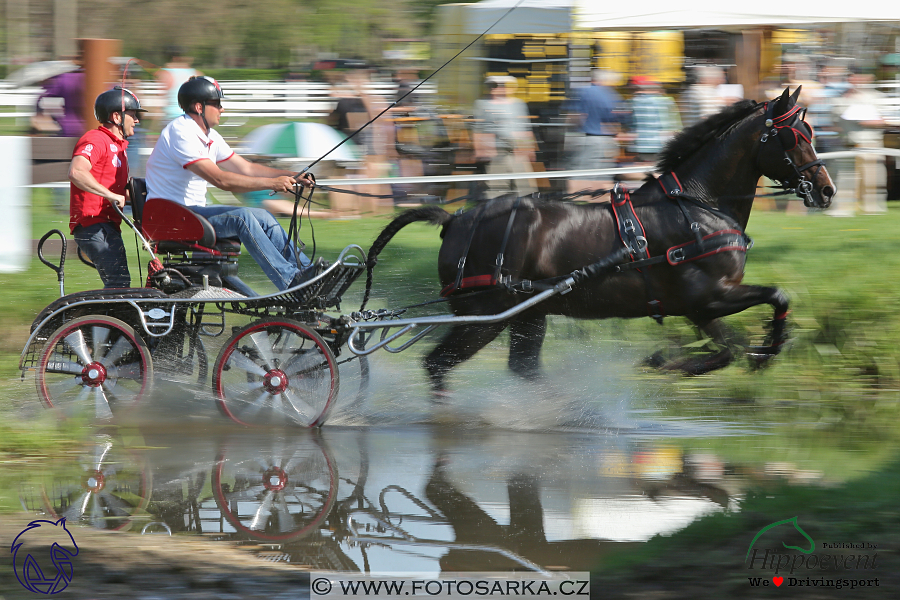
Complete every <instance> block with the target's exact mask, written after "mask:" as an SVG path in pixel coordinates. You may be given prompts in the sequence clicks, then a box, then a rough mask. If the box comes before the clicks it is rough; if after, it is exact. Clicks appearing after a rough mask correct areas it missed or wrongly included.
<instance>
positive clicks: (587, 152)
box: [567, 69, 623, 191]
mask: <svg viewBox="0 0 900 600" xmlns="http://www.w3.org/2000/svg"><path fill="white" fill-rule="evenodd" d="M615 78H616V74H615V73H613V72H611V71H603V70H600V69H594V70H593V71H592V72H591V85H590V86H588V87H586V88H583V89H582V90H581V93H580V94H579V96H578V101H577V103H576V105H575V111H576V113H577V115H578V118H579V126H580V130H581V135H579V136H578V137H574V138H572V137H570V138H568V139H567V142H571V143H572V146H573V147H572V148H571V151H573V163H572V169H575V170H587V169H612V168H613V167H615V166H616V159H617V157H618V155H619V144H618V141H617V140H616V136H617V135H619V134H620V133H621V131H622V127H621V121H622V117H623V115H622V112H621V105H622V98H621V97H620V96H619V94H617V93H616V91H615V89H613V87H612V82H613V81H615ZM581 179H582V180H584V179H588V180H595V181H596V183H597V187H608V184H609V182H610V180H611V179H612V178H611V177H601V178H592V177H584V178H581ZM573 181H574V180H573ZM574 185H575V186H578V188H579V189H580V188H583V187H584V185H585V183H584V181H579V182H578V183H575V184H574ZM570 191H575V190H574V189H571V186H570Z"/></svg>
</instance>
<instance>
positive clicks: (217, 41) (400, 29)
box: [78, 0, 433, 68]
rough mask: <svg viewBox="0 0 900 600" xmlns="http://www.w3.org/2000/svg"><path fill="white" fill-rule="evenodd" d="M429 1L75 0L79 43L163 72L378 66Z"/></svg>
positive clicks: (419, 20)
mask: <svg viewBox="0 0 900 600" xmlns="http://www.w3.org/2000/svg"><path fill="white" fill-rule="evenodd" d="M430 4H433V0H266V2H253V1H251V0H218V1H217V2H215V3H210V2H207V1H201V0H120V1H118V2H115V3H113V2H109V0H79V3H78V6H79V23H78V25H79V26H78V32H79V33H78V35H79V36H80V37H103V38H117V39H121V40H122V41H123V49H122V51H123V53H124V54H126V55H129V56H136V57H138V58H141V59H143V60H146V61H148V62H151V63H155V64H159V65H163V64H165V62H166V60H168V58H169V57H170V55H171V54H175V53H181V54H183V55H187V56H191V57H193V58H194V60H195V65H196V66H198V67H200V68H202V67H208V68H212V67H220V68H221V67H245V66H246V67H257V68H273V67H276V68H279V67H287V66H290V65H302V64H306V63H308V62H310V61H312V60H314V59H315V58H316V57H318V56H322V55H330V56H335V57H341V58H360V59H364V60H366V61H368V62H372V63H378V62H380V61H381V56H382V52H383V51H384V49H385V47H386V45H387V44H388V43H390V41H391V40H395V39H416V38H420V37H421V36H422V33H423V31H424V29H425V28H424V27H423V20H424V18H425V16H426V15H427V14H429V11H428V10H426V8H427V7H424V8H423V6H424V5H430Z"/></svg>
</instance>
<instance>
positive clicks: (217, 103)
mask: <svg viewBox="0 0 900 600" xmlns="http://www.w3.org/2000/svg"><path fill="white" fill-rule="evenodd" d="M205 104H206V106H214V107H216V108H217V109H219V110H222V101H221V100H215V101H213V100H207V101H206V102H205Z"/></svg>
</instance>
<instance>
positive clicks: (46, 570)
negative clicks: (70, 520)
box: [10, 518, 78, 594]
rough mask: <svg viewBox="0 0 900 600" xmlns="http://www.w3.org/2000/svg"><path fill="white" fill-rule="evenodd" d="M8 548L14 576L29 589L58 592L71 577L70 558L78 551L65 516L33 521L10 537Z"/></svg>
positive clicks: (40, 592)
mask: <svg viewBox="0 0 900 600" xmlns="http://www.w3.org/2000/svg"><path fill="white" fill-rule="evenodd" d="M10 552H12V555H13V569H14V570H15V573H16V579H18V580H19V583H21V584H22V587H24V588H25V589H26V590H28V591H30V592H34V593H36V594H57V593H59V592H61V591H63V590H64V589H66V587H67V586H68V585H69V582H70V581H72V575H73V574H74V567H73V566H72V558H74V557H75V555H77V554H78V546H77V545H76V544H75V538H73V537H72V534H71V533H69V530H68V529H66V519H65V518H62V519H60V520H59V521H43V520H42V521H32V522H31V523H29V524H28V527H26V528H25V529H23V530H22V532H21V533H20V534H19V535H17V536H16V539H14V540H13V543H12V548H10Z"/></svg>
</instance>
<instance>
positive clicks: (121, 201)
mask: <svg viewBox="0 0 900 600" xmlns="http://www.w3.org/2000/svg"><path fill="white" fill-rule="evenodd" d="M69 181H71V182H72V183H74V184H75V186H76V187H78V188H79V189H82V190H84V191H86V192H90V193H92V194H97V195H98V196H101V197H103V198H106V199H107V200H109V202H110V203H111V204H117V205H118V206H119V208H125V196H123V195H121V194H115V193H113V192H111V191H109V190H108V189H107V188H106V187H105V186H103V185H101V184H100V182H98V181H97V179H96V178H95V177H94V176H93V174H91V161H89V160H88V159H87V158H85V157H84V156H80V155H79V156H76V157H75V158H73V159H72V164H71V165H69Z"/></svg>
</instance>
